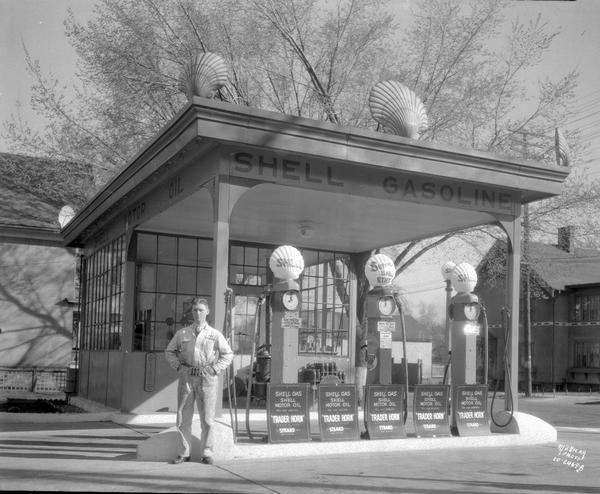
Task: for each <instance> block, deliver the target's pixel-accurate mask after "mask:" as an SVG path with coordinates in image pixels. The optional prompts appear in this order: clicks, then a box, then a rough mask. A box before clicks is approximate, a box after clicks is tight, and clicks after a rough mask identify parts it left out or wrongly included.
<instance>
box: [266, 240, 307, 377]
mask: <svg viewBox="0 0 600 494" xmlns="http://www.w3.org/2000/svg"><path fill="white" fill-rule="evenodd" d="M269 267H270V268H271V271H273V275H274V276H275V280H274V283H273V286H272V290H271V295H270V301H271V359H270V364H271V365H270V374H271V375H270V382H272V383H275V384H286V383H295V382H297V379H298V370H297V366H296V365H295V363H296V357H297V355H298V331H299V329H300V323H301V318H300V308H301V306H302V300H301V295H300V285H299V284H298V282H297V281H296V280H297V279H298V277H299V276H300V275H301V274H302V271H303V270H304V259H303V257H302V254H300V252H299V251H298V250H297V249H296V248H294V247H292V246H290V245H282V246H280V247H278V248H277V249H275V250H274V251H273V253H272V254H271V257H270V259H269Z"/></svg>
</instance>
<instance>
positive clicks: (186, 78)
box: [181, 52, 227, 99]
mask: <svg viewBox="0 0 600 494" xmlns="http://www.w3.org/2000/svg"><path fill="white" fill-rule="evenodd" d="M226 83H227V64H226V63H225V60H223V59H222V58H221V57H220V56H219V55H216V54H215V53H209V52H206V53H200V54H198V55H196V56H195V57H193V58H192V59H191V60H189V61H188V63H186V64H185V65H184V67H183V72H182V74H181V89H182V90H183V91H184V92H185V93H186V94H187V97H188V98H189V99H191V98H192V97H194V96H202V97H203V98H210V97H211V96H212V95H213V94H214V92H215V91H218V90H219V89H220V88H222V87H223V86H224V85H225V84H226Z"/></svg>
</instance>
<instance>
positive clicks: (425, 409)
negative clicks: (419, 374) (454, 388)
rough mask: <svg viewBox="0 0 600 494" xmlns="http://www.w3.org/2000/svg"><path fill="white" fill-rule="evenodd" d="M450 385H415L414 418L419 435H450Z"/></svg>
mask: <svg viewBox="0 0 600 494" xmlns="http://www.w3.org/2000/svg"><path fill="white" fill-rule="evenodd" d="M449 399H450V386H448V385H435V384H423V385H418V386H415V394H414V401H413V419H414V423H415V429H416V431H417V437H441V436H450V435H451V433H450V417H449V414H448V403H449Z"/></svg>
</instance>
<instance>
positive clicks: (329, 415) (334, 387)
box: [319, 384, 359, 441]
mask: <svg viewBox="0 0 600 494" xmlns="http://www.w3.org/2000/svg"><path fill="white" fill-rule="evenodd" d="M319 427H320V430H321V440H323V441H352V440H357V439H358V438H359V430H358V401H357V396H356V386H354V385H353V384H321V385H319Z"/></svg>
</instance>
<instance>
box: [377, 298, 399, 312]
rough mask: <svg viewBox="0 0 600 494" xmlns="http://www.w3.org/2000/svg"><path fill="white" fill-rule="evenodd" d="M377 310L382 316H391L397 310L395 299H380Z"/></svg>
mask: <svg viewBox="0 0 600 494" xmlns="http://www.w3.org/2000/svg"><path fill="white" fill-rule="evenodd" d="M377 308H378V309H379V312H380V313H381V314H382V315H384V316H389V315H391V314H392V312H394V308H395V304H394V298H393V297H389V296H386V297H379V300H378V301H377Z"/></svg>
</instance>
